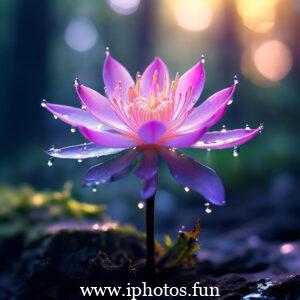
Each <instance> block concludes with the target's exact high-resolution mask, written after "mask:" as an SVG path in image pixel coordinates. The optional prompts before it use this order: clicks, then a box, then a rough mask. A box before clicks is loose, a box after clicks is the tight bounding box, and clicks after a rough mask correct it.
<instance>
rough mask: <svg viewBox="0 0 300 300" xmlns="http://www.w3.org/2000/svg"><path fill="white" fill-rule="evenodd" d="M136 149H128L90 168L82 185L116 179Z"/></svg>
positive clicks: (134, 154) (129, 163) (125, 167)
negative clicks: (116, 156)
mask: <svg viewBox="0 0 300 300" xmlns="http://www.w3.org/2000/svg"><path fill="white" fill-rule="evenodd" d="M137 154H138V151H136V150H130V151H127V152H126V153H125V154H123V155H121V156H119V157H118V158H114V159H111V160H108V161H106V162H104V163H101V164H99V165H97V166H94V167H92V168H90V169H89V170H88V171H87V173H86V174H85V176H84V179H83V183H82V186H90V185H93V184H96V185H97V184H101V183H106V182H108V181H111V180H116V179H117V178H118V176H119V175H120V174H122V172H123V171H124V170H125V169H127V168H128V167H129V166H130V165H131V164H132V162H133V160H134V159H135V158H136V156H137Z"/></svg>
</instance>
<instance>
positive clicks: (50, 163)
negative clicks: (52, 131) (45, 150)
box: [47, 157, 54, 167]
mask: <svg viewBox="0 0 300 300" xmlns="http://www.w3.org/2000/svg"><path fill="white" fill-rule="evenodd" d="M53 160H54V158H53V157H50V158H49V160H48V163H47V165H48V167H52V166H53Z"/></svg>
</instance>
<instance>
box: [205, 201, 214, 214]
mask: <svg viewBox="0 0 300 300" xmlns="http://www.w3.org/2000/svg"><path fill="white" fill-rule="evenodd" d="M204 206H205V212H206V213H207V214H210V213H211V212H212V209H211V208H210V204H209V203H208V202H206V203H205V204H204Z"/></svg>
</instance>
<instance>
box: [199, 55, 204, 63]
mask: <svg viewBox="0 0 300 300" xmlns="http://www.w3.org/2000/svg"><path fill="white" fill-rule="evenodd" d="M200 60H201V63H203V64H204V63H205V57H204V55H203V54H202V55H201V58H200Z"/></svg>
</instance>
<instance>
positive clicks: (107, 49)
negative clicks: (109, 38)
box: [105, 47, 109, 56]
mask: <svg viewBox="0 0 300 300" xmlns="http://www.w3.org/2000/svg"><path fill="white" fill-rule="evenodd" d="M105 54H106V56H108V55H109V47H106V48H105Z"/></svg>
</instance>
